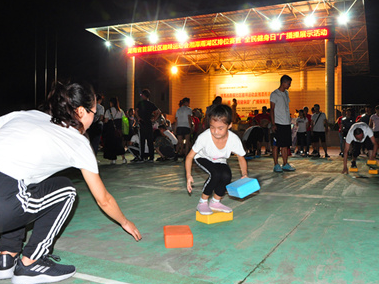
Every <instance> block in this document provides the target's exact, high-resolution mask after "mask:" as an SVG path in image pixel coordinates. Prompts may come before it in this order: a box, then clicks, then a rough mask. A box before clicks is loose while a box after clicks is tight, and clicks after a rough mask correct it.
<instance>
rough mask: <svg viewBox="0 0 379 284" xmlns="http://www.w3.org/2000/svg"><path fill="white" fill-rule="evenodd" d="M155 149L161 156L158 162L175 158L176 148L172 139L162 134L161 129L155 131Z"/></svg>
mask: <svg viewBox="0 0 379 284" xmlns="http://www.w3.org/2000/svg"><path fill="white" fill-rule="evenodd" d="M154 148H155V151H157V153H158V154H159V156H160V157H159V158H158V159H157V161H159V162H163V161H166V160H169V159H173V158H174V157H175V147H174V145H173V144H172V142H171V140H170V138H168V137H167V136H166V135H164V134H162V133H161V131H160V129H155V130H154Z"/></svg>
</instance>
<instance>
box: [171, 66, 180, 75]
mask: <svg viewBox="0 0 379 284" xmlns="http://www.w3.org/2000/svg"><path fill="white" fill-rule="evenodd" d="M171 73H172V74H177V73H178V67H176V66H175V65H174V66H172V67H171Z"/></svg>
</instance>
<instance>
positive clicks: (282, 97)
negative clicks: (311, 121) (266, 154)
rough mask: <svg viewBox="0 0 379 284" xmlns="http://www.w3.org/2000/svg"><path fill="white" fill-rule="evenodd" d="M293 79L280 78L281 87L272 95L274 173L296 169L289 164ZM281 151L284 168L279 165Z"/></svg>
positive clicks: (284, 76)
mask: <svg viewBox="0 0 379 284" xmlns="http://www.w3.org/2000/svg"><path fill="white" fill-rule="evenodd" d="M291 82H292V78H291V77H290V76H288V75H283V76H282V77H281V78H280V86H279V88H278V89H276V90H275V91H273V92H272V93H271V95H270V109H271V110H270V114H271V123H272V126H271V129H272V131H273V133H274V143H273V150H272V156H273V159H274V172H283V170H285V171H294V170H295V168H294V167H292V166H291V165H290V164H289V163H288V148H289V147H290V146H291V145H292V137H291V115H290V110H289V102H290V98H289V94H288V89H289V88H290V87H291ZM279 149H280V151H281V154H282V159H283V167H281V166H280V165H279V163H278V156H279Z"/></svg>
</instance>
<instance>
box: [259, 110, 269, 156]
mask: <svg viewBox="0 0 379 284" xmlns="http://www.w3.org/2000/svg"><path fill="white" fill-rule="evenodd" d="M255 120H256V122H257V123H258V125H259V126H260V127H262V129H263V143H262V144H263V145H264V146H265V154H267V153H268V152H269V151H270V139H269V132H270V130H269V125H270V123H271V117H270V114H269V113H268V112H267V107H266V106H263V107H262V113H260V114H258V115H257V116H256V117H255Z"/></svg>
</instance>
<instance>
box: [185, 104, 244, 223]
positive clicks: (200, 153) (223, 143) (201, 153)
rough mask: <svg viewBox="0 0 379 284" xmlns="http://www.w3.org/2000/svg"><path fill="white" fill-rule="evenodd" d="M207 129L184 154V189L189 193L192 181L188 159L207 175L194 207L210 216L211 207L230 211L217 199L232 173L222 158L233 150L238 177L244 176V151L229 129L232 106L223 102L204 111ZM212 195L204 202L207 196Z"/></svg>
mask: <svg viewBox="0 0 379 284" xmlns="http://www.w3.org/2000/svg"><path fill="white" fill-rule="evenodd" d="M208 119H209V120H208V121H209V129H207V130H205V131H204V132H203V133H201V134H200V135H199V137H198V138H197V140H196V142H195V145H194V146H193V147H192V149H191V151H190V152H189V153H188V155H187V157H186V162H185V169H186V177H187V190H188V192H189V193H191V192H192V183H193V182H194V180H193V177H192V174H191V170H192V160H195V162H196V164H197V165H198V166H199V167H200V168H201V169H203V170H204V171H205V172H206V173H208V174H209V177H208V179H207V180H206V182H205V184H204V187H203V194H202V195H201V198H200V201H199V204H198V205H197V210H198V211H199V213H200V214H202V215H210V214H212V213H213V211H212V210H215V211H221V212H226V213H230V212H232V211H233V210H232V209H231V208H229V207H227V206H225V205H223V204H222V203H221V202H220V201H221V199H222V197H223V196H224V195H225V192H226V185H227V184H229V183H230V181H231V179H232V172H231V170H230V167H229V166H228V164H227V163H226V159H228V158H229V157H230V154H231V153H232V152H233V153H234V154H236V155H237V158H238V162H239V165H240V168H241V172H242V178H246V177H247V164H246V160H245V158H244V155H245V151H244V149H243V146H242V142H241V140H240V139H239V137H238V136H237V135H236V134H234V133H233V132H232V131H230V130H229V129H230V128H231V127H232V109H231V108H230V107H229V106H227V105H222V104H220V105H216V106H214V107H213V108H211V109H210V111H209V113H208ZM212 192H213V197H212V199H211V201H210V202H209V204H208V199H209V197H210V196H211V195H212Z"/></svg>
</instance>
